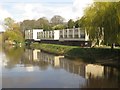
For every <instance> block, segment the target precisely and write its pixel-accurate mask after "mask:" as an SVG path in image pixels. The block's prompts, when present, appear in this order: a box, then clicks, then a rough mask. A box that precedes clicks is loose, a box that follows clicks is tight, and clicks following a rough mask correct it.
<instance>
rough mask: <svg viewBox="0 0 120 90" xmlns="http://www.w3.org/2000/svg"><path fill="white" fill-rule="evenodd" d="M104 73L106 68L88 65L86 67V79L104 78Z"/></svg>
mask: <svg viewBox="0 0 120 90" xmlns="http://www.w3.org/2000/svg"><path fill="white" fill-rule="evenodd" d="M103 73H104V67H103V66H100V65H93V64H88V65H86V78H89V76H90V75H91V76H93V77H102V76H103Z"/></svg>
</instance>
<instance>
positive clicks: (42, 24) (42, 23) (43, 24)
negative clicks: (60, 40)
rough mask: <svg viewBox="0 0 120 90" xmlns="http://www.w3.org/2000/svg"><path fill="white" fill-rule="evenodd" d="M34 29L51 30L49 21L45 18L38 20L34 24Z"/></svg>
mask: <svg viewBox="0 0 120 90" xmlns="http://www.w3.org/2000/svg"><path fill="white" fill-rule="evenodd" d="M34 28H37V29H38V28H39V29H43V30H49V29H51V28H50V24H49V21H48V20H47V18H46V17H42V18H39V19H38V20H37V21H36V22H35V27H34Z"/></svg>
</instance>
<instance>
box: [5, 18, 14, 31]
mask: <svg viewBox="0 0 120 90" xmlns="http://www.w3.org/2000/svg"><path fill="white" fill-rule="evenodd" d="M13 24H14V20H13V19H12V18H10V17H7V18H5V19H4V27H5V29H13V28H12V26H13Z"/></svg>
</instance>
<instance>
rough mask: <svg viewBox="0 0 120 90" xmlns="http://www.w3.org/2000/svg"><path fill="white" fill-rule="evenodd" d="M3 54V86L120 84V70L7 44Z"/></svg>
mask: <svg viewBox="0 0 120 90" xmlns="http://www.w3.org/2000/svg"><path fill="white" fill-rule="evenodd" d="M0 55H1V56H2V59H1V61H2V62H3V64H2V87H3V88H86V87H88V88H118V87H119V85H120V84H119V83H120V70H119V69H117V68H113V67H110V66H109V67H108V66H102V65H97V64H90V63H84V62H82V61H80V60H69V59H67V58H64V57H63V56H55V55H51V54H47V53H44V52H42V51H41V50H37V49H34V50H33V49H24V48H16V47H7V48H4V49H3V51H0Z"/></svg>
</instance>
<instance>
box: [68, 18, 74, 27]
mask: <svg viewBox="0 0 120 90" xmlns="http://www.w3.org/2000/svg"><path fill="white" fill-rule="evenodd" d="M73 26H74V21H73V20H72V19H70V20H69V21H68V28H73Z"/></svg>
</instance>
